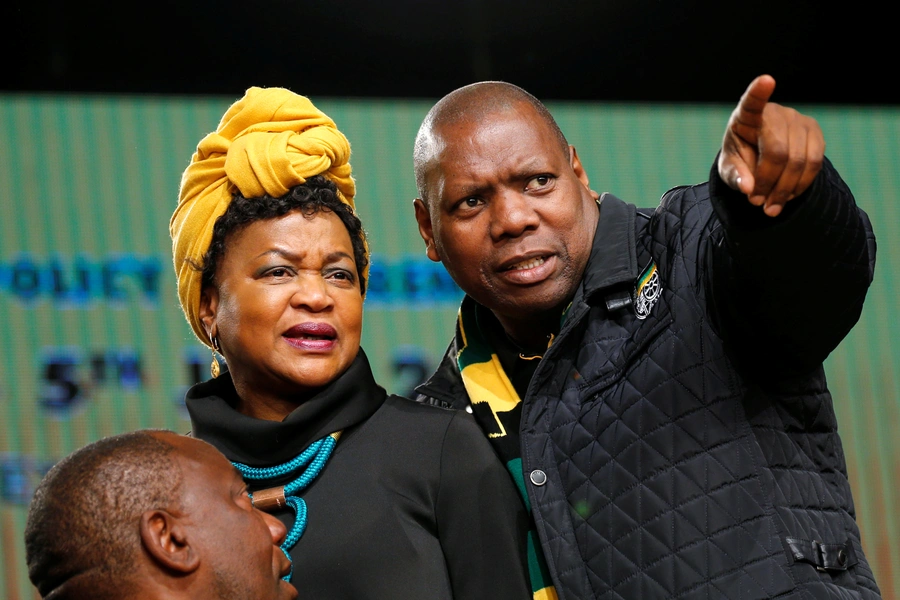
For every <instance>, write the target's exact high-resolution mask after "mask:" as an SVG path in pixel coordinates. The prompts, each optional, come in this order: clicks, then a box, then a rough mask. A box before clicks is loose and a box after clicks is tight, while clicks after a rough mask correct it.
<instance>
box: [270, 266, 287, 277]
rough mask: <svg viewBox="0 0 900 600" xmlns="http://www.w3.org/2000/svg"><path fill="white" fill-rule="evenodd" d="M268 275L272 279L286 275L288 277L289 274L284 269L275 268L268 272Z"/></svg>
mask: <svg viewBox="0 0 900 600" xmlns="http://www.w3.org/2000/svg"><path fill="white" fill-rule="evenodd" d="M269 275H271V276H272V277H287V276H288V275H290V273H289V272H288V270H287V269H286V268H284V267H276V268H274V269H272V270H271V271H269Z"/></svg>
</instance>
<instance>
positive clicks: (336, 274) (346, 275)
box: [328, 269, 353, 281]
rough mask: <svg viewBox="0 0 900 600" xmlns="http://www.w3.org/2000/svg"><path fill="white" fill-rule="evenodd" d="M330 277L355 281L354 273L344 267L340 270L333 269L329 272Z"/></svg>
mask: <svg viewBox="0 0 900 600" xmlns="http://www.w3.org/2000/svg"><path fill="white" fill-rule="evenodd" d="M328 277H330V278H331V279H336V280H338V281H353V273H351V272H350V271H345V270H343V269H342V270H339V271H332V272H331V273H329V274H328Z"/></svg>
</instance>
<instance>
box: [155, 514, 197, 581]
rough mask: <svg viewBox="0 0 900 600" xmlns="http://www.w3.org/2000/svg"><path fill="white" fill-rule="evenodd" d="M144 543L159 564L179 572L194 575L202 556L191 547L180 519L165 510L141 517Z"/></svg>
mask: <svg viewBox="0 0 900 600" xmlns="http://www.w3.org/2000/svg"><path fill="white" fill-rule="evenodd" d="M140 529H141V544H142V545H143V546H144V549H145V550H146V551H147V554H149V555H150V556H151V557H152V558H153V560H154V561H155V562H156V563H158V564H159V565H161V566H163V567H165V568H167V569H170V570H172V571H176V572H178V573H185V574H187V573H193V572H194V571H196V570H197V568H198V567H199V566H200V555H199V554H198V552H197V549H196V548H193V547H192V546H191V543H190V540H189V539H188V535H187V531H186V529H185V527H184V525H183V524H182V523H180V522H179V520H178V518H177V517H175V516H174V515H172V514H171V513H169V512H168V511H165V510H160V509H157V510H148V511H146V512H144V514H142V515H141V526H140Z"/></svg>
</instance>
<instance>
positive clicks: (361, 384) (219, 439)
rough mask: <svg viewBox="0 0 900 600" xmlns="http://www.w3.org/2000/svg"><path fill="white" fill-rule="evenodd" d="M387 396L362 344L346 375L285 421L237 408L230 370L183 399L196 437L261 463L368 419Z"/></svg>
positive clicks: (296, 451)
mask: <svg viewBox="0 0 900 600" xmlns="http://www.w3.org/2000/svg"><path fill="white" fill-rule="evenodd" d="M386 397H387V392H385V391H384V389H383V388H381V387H379V386H378V384H376V383H375V379H374V377H373V376H372V369H371V367H370V366H369V361H368V359H367V358H366V355H365V353H364V352H363V351H362V349H361V348H360V350H359V354H357V356H356V359H355V360H354V361H353V363H351V365H350V368H348V369H347V370H346V371H345V372H344V374H343V375H341V376H340V377H338V378H337V379H336V380H335V381H333V382H331V383H330V384H328V385H327V386H326V387H324V388H322V389H321V390H320V391H319V392H318V393H317V394H316V395H314V396H313V397H312V398H308V399H306V400H304V401H303V402H302V403H301V404H300V405H299V406H297V408H296V409H294V411H293V412H291V414H289V415H288V416H287V417H285V419H284V420H283V421H281V422H278V421H265V420H262V419H254V418H253V417H248V416H247V415H244V414H242V413H239V412H238V411H237V410H236V409H235V408H234V407H235V406H236V404H237V392H236V391H235V389H234V383H233V382H232V380H231V373H230V372H225V373H223V374H222V375H220V376H219V377H217V378H216V379H211V380H210V381H206V382H204V383H198V384H197V385H195V386H193V387H191V389H190V390H188V393H187V395H186V396H185V404H186V405H187V409H188V413H189V414H190V417H191V426H192V428H193V431H192V433H191V434H192V435H193V436H194V437H196V438H199V439H201V440H205V441H207V442H209V443H210V444H212V445H213V446H215V447H216V448H218V449H219V450H220V451H221V452H222V453H223V454H224V455H225V456H226V457H227V458H228V459H229V460H232V461H238V462H242V463H244V464H247V465H249V466H252V467H261V466H270V465H273V464H277V463H282V462H285V461H287V460H290V459H292V458H294V457H295V456H297V455H298V454H300V453H301V452H303V450H305V449H306V448H307V447H308V446H309V445H310V444H311V443H313V442H315V441H316V440H318V439H320V438H322V437H325V436H326V435H328V434H329V433H332V432H334V431H340V430H343V429H346V428H348V427H351V426H353V425H356V424H357V423H361V422H362V421H365V420H366V419H367V418H368V417H370V416H371V415H372V414H373V413H374V412H375V411H376V410H378V408H379V407H380V406H381V405H382V403H383V402H384V400H385V398H386Z"/></svg>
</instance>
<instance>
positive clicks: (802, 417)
mask: <svg viewBox="0 0 900 600" xmlns="http://www.w3.org/2000/svg"><path fill="white" fill-rule="evenodd" d="M874 263H875V238H874V234H873V232H872V228H871V224H870V223H869V220H868V217H867V216H866V214H865V213H864V212H863V211H862V210H860V209H859V208H857V207H856V205H855V202H854V199H853V197H852V195H851V193H850V191H849V189H847V187H846V185H845V184H844V182H843V181H842V180H841V179H840V177H839V175H838V174H837V172H836V171H835V170H834V169H833V167H832V166H831V164H830V163H829V162H828V161H827V160H826V164H825V166H824V168H823V170H822V171H821V172H820V173H819V175H818V176H817V178H816V180H815V181H814V183H813V185H812V187H811V188H810V189H809V190H807V192H806V193H805V194H803V195H802V196H800V197H798V198H797V199H795V200H794V201H792V202H790V203H788V205H787V206H786V210H785V211H784V214H783V215H782V216H780V217H778V218H776V219H772V218H768V217H765V216H764V215H763V214H762V213H761V211H760V209H758V208H755V207H753V206H751V205H750V204H749V203H748V202H747V201H746V197H745V196H742V195H741V194H739V193H737V192H734V191H733V190H731V189H730V188H728V187H727V186H726V185H725V184H724V183H723V182H722V181H721V179H719V178H718V174H717V172H716V169H715V168H714V169H713V172H712V175H711V180H710V182H709V183H704V184H702V185H696V186H690V187H679V188H675V189H673V190H670V191H669V192H667V193H666V194H665V195H664V196H663V198H662V201H661V203H660V205H659V207H658V208H657V209H656V210H655V211H653V210H644V209H636V208H635V207H634V206H632V205H630V204H626V203H624V202H622V201H621V200H619V199H617V198H615V197H612V196H609V195H607V196H605V197H604V198H603V200H602V204H601V210H600V220H599V224H598V228H597V233H596V235H595V239H594V246H593V250H592V254H591V257H590V260H589V264H588V266H587V269H586V272H585V274H584V277H583V279H582V282H581V286H580V288H579V290H578V292H577V295H576V297H575V299H574V301H573V303H572V306H571V307H570V309H569V310H568V313H567V316H566V320H565V322H564V324H563V326H562V329H561V331H560V333H559V335H558V336H557V337H556V339H555V340H554V342H553V344H552V346H551V347H550V348H549V349H548V351H547V353H546V354H545V356H544V358H543V360H542V361H541V363H540V365H539V366H538V367H537V370H536V371H535V373H534V376H533V377H532V379H531V383H530V385H529V387H528V391H527V394H526V395H525V397H524V399H523V410H522V422H521V428H520V429H521V452H522V463H523V468H524V472H525V482H526V485H527V487H528V495H529V499H530V501H531V505H532V507H533V513H534V518H535V522H536V524H537V528H538V531H539V533H540V538H541V542H542V545H543V551H544V554H545V557H546V558H547V562H548V564H549V567H550V571H551V574H552V577H553V580H554V583H555V585H556V589H557V592H558V593H559V597H560V598H561V599H562V600H575V599H583V598H603V599H610V600H612V599H616V600H619V599H623V598H628V599H632V598H635V599H636V598H645V599H648V598H682V599H687V598H704V599H707V598H733V599H738V598H740V599H742V600H748V599H751V598H776V597H777V598H784V599H786V598H817V599H822V598H835V599H836V598H851V597H852V598H863V599H869V600H871V599H875V598H879V597H880V593H879V590H878V587H877V585H876V583H875V580H874V578H873V575H872V571H871V569H870V568H869V565H868V563H867V561H866V558H865V556H864V554H863V550H862V547H861V545H860V533H859V529H858V527H857V524H856V521H855V512H854V506H853V499H852V497H851V492H850V485H849V482H848V477H847V469H846V464H845V460H844V453H843V450H842V447H841V440H840V438H839V437H838V433H837V422H836V418H835V414H834V410H833V407H832V398H831V395H830V393H829V391H828V389H827V387H826V381H825V373H824V370H823V368H822V361H823V360H824V359H825V358H826V356H827V355H828V354H829V353H830V352H831V351H832V350H833V349H834V348H835V347H836V346H837V344H838V343H839V342H840V340H841V339H842V338H843V337H844V336H845V335H846V334H847V332H848V331H849V330H850V329H851V327H852V326H853V325H854V324H855V323H856V321H857V320H858V318H859V315H860V311H861V309H862V305H863V300H864V297H865V294H866V290H867V288H868V286H869V284H870V282H871V280H872V275H873V270H874ZM654 266H655V268H656V273H657V279H656V281H655V284H654V282H652V281H651V280H652V279H653V277H652V275H650V274H651V273H652V272H653V267H654ZM643 280H647V281H646V283H647V285H650V288H647V285H645V286H644V288H641V290H640V292H638V289H639V287H640V285H641V283H642V281H643ZM651 284H652V285H651ZM654 285H655V286H656V287H654ZM465 301H468V302H471V299H469V298H466V300H465ZM461 343H462V340H460V339H459V337H457V339H455V340H454V342H453V343H452V344H451V347H450V349H449V350H448V354H447V357H446V358H445V360H444V362H443V363H442V364H441V366H440V367H439V368H438V371H437V372H436V373H435V374H434V375H433V377H432V378H431V380H430V381H429V382H427V383H426V384H424V385H423V386H421V387H420V388H419V392H420V394H421V396H420V398H419V399H420V400H421V401H427V402H431V403H438V404H448V405H452V406H456V407H460V406H464V405H466V404H467V403H468V396H467V394H466V390H465V388H464V385H463V382H462V380H461V377H460V374H459V370H458V367H457V365H456V361H455V358H456V356H457V350H458V348H459V347H460V346H459V345H460V344H461ZM857 400H858V401H860V402H864V401H865V400H866V399H865V398H858V399H857ZM843 401H848V399H846V398H845V399H843ZM535 471H543V472H544V473H545V474H546V477H541V474H540V473H537V474H536V477H529V475H531V474H532V473H534V472H535ZM533 482H537V484H536V483H533Z"/></svg>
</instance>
